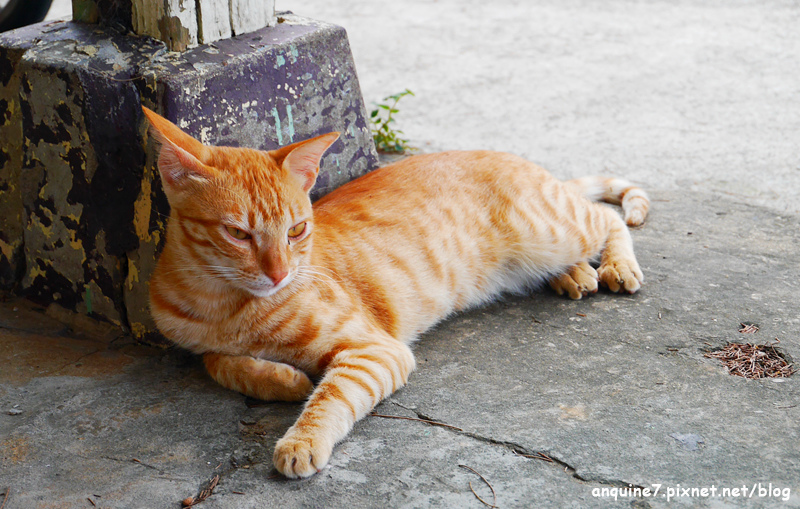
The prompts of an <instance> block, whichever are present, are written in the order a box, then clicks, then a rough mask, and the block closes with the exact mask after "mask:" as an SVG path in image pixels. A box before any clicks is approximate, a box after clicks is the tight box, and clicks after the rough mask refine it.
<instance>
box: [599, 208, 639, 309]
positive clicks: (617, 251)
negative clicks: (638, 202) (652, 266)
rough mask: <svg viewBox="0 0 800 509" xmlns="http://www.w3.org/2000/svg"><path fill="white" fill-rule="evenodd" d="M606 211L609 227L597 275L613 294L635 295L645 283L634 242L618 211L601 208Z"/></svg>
mask: <svg viewBox="0 0 800 509" xmlns="http://www.w3.org/2000/svg"><path fill="white" fill-rule="evenodd" d="M598 207H599V208H601V209H602V210H603V211H604V214H605V219H606V224H607V227H608V237H607V238H606V244H605V249H603V254H602V258H601V261H600V267H599V268H598V269H597V275H598V277H599V278H600V283H601V284H603V285H605V286H606V287H607V288H608V289H609V290H611V291H612V292H620V291H626V292H628V293H635V292H636V291H637V290H638V289H639V288H640V287H641V286H642V283H643V282H644V275H643V274H642V270H641V269H640V268H639V263H638V262H637V261H636V256H635V255H634V254H633V240H632V239H631V234H630V231H628V227H627V226H626V225H625V222H624V221H623V220H622V218H621V217H620V216H619V214H617V213H616V211H614V210H612V209H610V208H608V207H603V206H599V205H598Z"/></svg>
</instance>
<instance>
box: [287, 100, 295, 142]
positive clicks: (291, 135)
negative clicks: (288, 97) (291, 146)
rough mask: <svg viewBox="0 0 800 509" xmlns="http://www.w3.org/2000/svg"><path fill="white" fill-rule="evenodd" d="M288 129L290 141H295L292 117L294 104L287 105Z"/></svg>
mask: <svg viewBox="0 0 800 509" xmlns="http://www.w3.org/2000/svg"><path fill="white" fill-rule="evenodd" d="M286 129H287V130H288V131H289V141H290V142H294V119H293V118H292V105H291V104H287V105H286Z"/></svg>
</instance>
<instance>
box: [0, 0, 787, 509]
mask: <svg viewBox="0 0 800 509" xmlns="http://www.w3.org/2000/svg"><path fill="white" fill-rule="evenodd" d="M277 7H278V8H279V9H291V10H294V11H295V12H296V13H298V14H302V15H306V16H309V17H313V18H317V19H322V20H326V21H330V22H333V23H337V24H340V25H343V26H345V27H346V28H347V29H348V32H349V35H350V40H351V44H352V46H353V53H354V56H355V61H356V66H357V68H358V70H359V78H360V80H361V85H362V89H363V91H364V94H365V97H366V99H367V101H368V102H370V101H374V100H380V99H381V97H382V96H384V95H388V94H392V93H396V92H399V91H401V90H403V89H405V88H410V89H411V90H413V91H414V92H415V93H416V97H408V98H405V99H403V102H402V103H401V113H400V116H399V117H398V122H399V123H400V124H399V126H400V127H401V128H402V129H403V130H404V131H405V132H406V135H407V136H408V137H409V138H410V139H411V141H412V144H415V145H417V146H418V147H420V148H421V149H422V150H424V151H432V150H439V149H449V148H490V149H497V150H506V151H511V152H515V153H518V154H521V155H524V156H526V157H528V158H529V159H531V160H534V161H536V162H538V163H540V164H542V165H544V166H546V167H547V168H549V169H550V170H551V171H552V172H553V173H554V174H556V175H558V176H560V177H564V178H570V177H574V176H579V175H585V174H595V173H601V174H608V175H618V176H626V177H628V178H631V179H633V180H635V181H636V182H639V183H640V184H642V185H643V186H645V187H646V188H647V189H648V190H649V191H650V193H651V197H652V198H653V207H652V212H651V216H650V219H649V220H648V222H647V223H646V224H645V225H644V226H643V227H642V228H639V229H636V230H635V231H633V237H634V242H635V246H636V251H637V254H638V257H639V261H640V263H641V265H642V269H643V271H644V273H645V278H646V283H645V285H644V287H643V288H642V290H641V292H640V293H638V294H636V295H634V296H617V295H612V294H608V293H602V292H601V293H599V294H597V295H595V296H593V297H591V298H589V299H587V300H584V301H580V302H573V301H568V300H565V299H562V298H558V297H556V296H555V295H553V294H552V293H550V292H548V291H542V292H541V293H536V294H534V295H532V296H530V297H526V298H509V299H507V300H505V301H503V302H500V303H497V304H494V305H491V306H487V307H485V308H481V309H478V310H474V311H472V312H469V313H465V314H462V315H459V316H456V317H454V318H453V319H451V320H448V321H446V322H444V323H443V324H441V325H440V326H438V327H437V328H436V329H434V330H432V331H430V332H428V333H427V334H425V335H424V337H423V338H422V340H421V341H420V342H419V344H418V345H417V346H416V348H415V351H416V354H417V357H418V369H417V371H416V372H415V373H414V374H413V375H412V377H411V381H410V383H409V385H408V386H407V387H406V388H404V389H402V390H400V391H399V392H398V393H396V394H395V395H394V396H392V397H391V398H390V399H389V400H387V401H386V402H384V403H383V404H382V405H380V406H379V407H378V408H377V412H378V413H380V414H382V415H393V416H401V417H408V418H411V420H400V419H389V418H386V417H367V418H366V419H364V420H363V421H361V422H360V423H358V424H357V425H356V427H355V430H354V431H353V433H352V434H351V435H350V436H349V437H348V438H347V439H346V440H344V441H343V442H342V443H341V444H339V446H337V448H336V450H335V451H334V454H333V457H332V459H331V462H330V464H329V466H328V467H326V468H325V469H324V470H323V471H322V472H321V473H320V474H319V475H317V476H315V477H313V478H311V479H309V480H305V481H287V480H285V479H283V478H281V477H280V476H278V475H276V473H275V471H274V469H273V468H272V465H271V462H270V457H271V450H272V446H273V444H274V442H275V441H276V440H277V439H278V438H279V437H280V436H281V435H282V433H283V432H284V431H285V430H286V428H287V427H288V426H289V425H290V424H291V423H292V421H293V420H294V418H295V417H296V415H297V414H298V412H299V410H300V406H299V405H294V404H259V403H258V402H256V401H250V400H247V399H246V398H244V397H242V396H240V395H238V394H235V393H232V392H229V391H226V390H224V389H222V388H220V387H218V386H217V385H216V384H215V383H214V382H212V381H211V380H210V379H209V378H208V377H207V376H206V375H205V374H204V373H203V371H202V369H201V366H200V364H199V363H198V361H197V359H195V358H192V357H191V356H188V355H186V354H184V353H181V352H178V351H170V352H163V351H160V350H156V349H151V348H146V347H142V346H137V345H135V344H133V343H132V342H131V341H130V340H129V339H127V338H125V337H114V334H111V333H109V331H107V330H105V329H99V330H98V329H97V328H91V327H88V326H86V325H81V324H80V323H75V321H74V320H73V321H72V322H71V324H72V325H71V328H69V327H67V326H66V325H64V323H63V321H65V320H66V321H68V322H69V321H70V317H68V316H67V317H65V316H61V315H54V314H53V313H52V312H51V313H50V315H47V314H44V313H42V312H41V311H40V310H36V309H30V308H29V307H28V306H26V305H25V304H24V303H20V302H7V303H5V304H4V305H3V306H2V308H1V309H0V326H2V328H0V342H1V343H2V347H0V356H2V361H0V366H2V368H0V490H2V491H0V493H2V492H3V491H5V493H6V495H5V498H4V502H0V503H4V504H5V506H4V508H3V509H18V508H32V507H41V508H45V507H87V508H89V507H147V508H149V507H179V506H180V501H181V500H183V499H184V498H186V497H188V496H190V495H197V494H198V492H199V491H200V490H201V489H203V488H204V487H205V486H206V485H207V483H208V482H209V481H210V480H211V479H212V478H214V477H215V476H216V475H219V476H220V479H219V483H218V485H217V487H216V488H215V490H214V494H213V495H212V496H211V497H209V498H208V499H206V500H205V501H204V502H202V503H201V504H200V507H208V508H213V507H219V508H230V507H237V508H238V507H242V508H260V507H326V508H327V507H349V508H369V507H441V508H449V507H475V508H479V507H484V503H483V502H481V501H480V500H479V499H478V497H481V498H482V499H483V500H484V501H486V502H487V503H488V504H495V505H496V506H497V507H501V508H511V507H575V508H583V507H636V508H642V507H653V508H661V507H708V508H722V507H800V496H798V490H800V481H798V479H800V424H798V422H799V421H800V407H799V406H798V404H799V401H798V400H800V383H799V382H798V376H800V375H795V376H793V377H790V378H781V379H764V380H747V379H744V378H741V377H736V376H731V375H729V374H728V373H727V372H726V370H725V369H724V368H723V367H722V365H721V364H720V363H719V361H717V360H715V359H710V358H707V357H704V353H705V352H706V351H709V350H712V349H715V348H718V347H721V346H724V345H725V344H726V343H728V342H753V343H759V344H764V343H776V342H777V341H779V343H777V344H778V346H779V347H780V348H781V349H782V351H783V352H784V353H785V354H786V355H788V356H790V357H793V358H796V359H797V358H800V306H798V304H797V298H796V294H797V293H798V283H797V281H798V279H799V278H800V266H799V265H798V263H797V261H798V260H800V205H798V201H797V197H798V196H800V156H799V155H798V149H797V147H798V145H797V133H798V128H799V127H800V109H798V108H796V107H794V106H795V105H796V100H797V97H800V80H798V79H797V77H798V75H799V74H798V71H800V69H798V63H797V62H798V60H797V58H796V56H797V54H798V50H800V32H798V31H797V30H796V27H797V22H798V17H800V6H798V5H797V4H796V3H794V2H779V1H767V2H764V1H760V2H748V1H740V2H721V1H720V2H688V1H682V2H638V1H623V0H616V1H613V0H612V1H610V2H601V3H591V2H586V1H580V0H574V1H571V0H568V1H558V2H556V1H536V2H513V1H510V0H508V1H506V0H498V1H495V2H477V1H474V0H471V1H465V0H439V1H435V2H431V1H429V0H427V1H423V0H414V1H406V2H376V1H374V0H370V1H367V0H363V1H348V2H344V3H342V2H323V1H321V0H304V1H303V2H299V1H298V2H289V1H286V0H279V3H278V6H277ZM52 316H58V318H59V319H60V320H61V321H58V320H56V319H55V318H53V317H52ZM740 323H755V324H757V325H758V326H759V330H758V332H756V333H754V334H743V333H740V332H739V328H740ZM76 331H78V332H76ZM81 331H82V332H81ZM423 419H424V420H429V421H431V420H432V421H436V422H438V423H443V424H447V425H448V426H447V427H445V426H440V425H433V424H427V423H425V422H422V421H421V420H423ZM542 454H543V455H545V456H542ZM548 459H549V460H550V461H548ZM462 465H464V466H465V467H469V468H470V469H472V470H470V469H468V468H465V467H462ZM476 472H477V473H476ZM478 474H480V475H482V476H483V477H484V478H485V481H484V480H482V479H481V477H480V476H479V475H478ZM490 486H491V489H493V490H494V494H495V496H496V502H494V500H495V499H494V496H493V494H492V491H491V490H490ZM631 487H633V489H632V490H631V489H626V488H631ZM703 488H705V489H706V491H705V492H703V491H702V489H703ZM645 489H649V490H650V492H649V493H648V492H647V491H646V490H645ZM656 489H658V491H657V492H656ZM473 490H474V493H473ZM723 490H725V491H723ZM631 491H634V492H635V495H636V496H629V495H630V492H631ZM723 494H724V496H723ZM614 495H616V498H615V497H614Z"/></svg>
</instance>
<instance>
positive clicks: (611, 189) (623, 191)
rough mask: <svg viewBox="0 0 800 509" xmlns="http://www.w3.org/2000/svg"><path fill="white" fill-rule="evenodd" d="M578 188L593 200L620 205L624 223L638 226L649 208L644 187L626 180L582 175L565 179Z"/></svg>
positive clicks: (648, 200)
mask: <svg viewBox="0 0 800 509" xmlns="http://www.w3.org/2000/svg"><path fill="white" fill-rule="evenodd" d="M567 183H568V184H571V185H573V186H576V187H577V188H579V189H580V191H581V193H583V195H584V196H586V197H587V198H589V199H590V200H593V201H604V202H606V203H612V204H614V205H622V212H623V215H624V216H625V223H626V224H627V225H628V226H639V225H640V224H642V223H644V219H645V218H646V217H647V211H648V210H649V209H650V199H649V198H648V197H647V193H645V192H644V189H642V188H640V187H637V186H635V185H633V184H631V183H630V182H628V181H627V180H624V179H619V178H613V177H612V178H608V177H582V178H577V179H573V180H569V181H567Z"/></svg>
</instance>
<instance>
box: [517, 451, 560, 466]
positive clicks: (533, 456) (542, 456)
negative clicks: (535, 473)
mask: <svg viewBox="0 0 800 509" xmlns="http://www.w3.org/2000/svg"><path fill="white" fill-rule="evenodd" d="M511 452H513V453H514V454H516V455H517V456H522V457H523V458H531V459H535V460H542V461H546V462H548V463H555V460H554V459H553V458H551V457H550V456H548V455H547V454H545V453H543V452H537V453H536V454H523V453H521V452H518V451H511Z"/></svg>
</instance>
